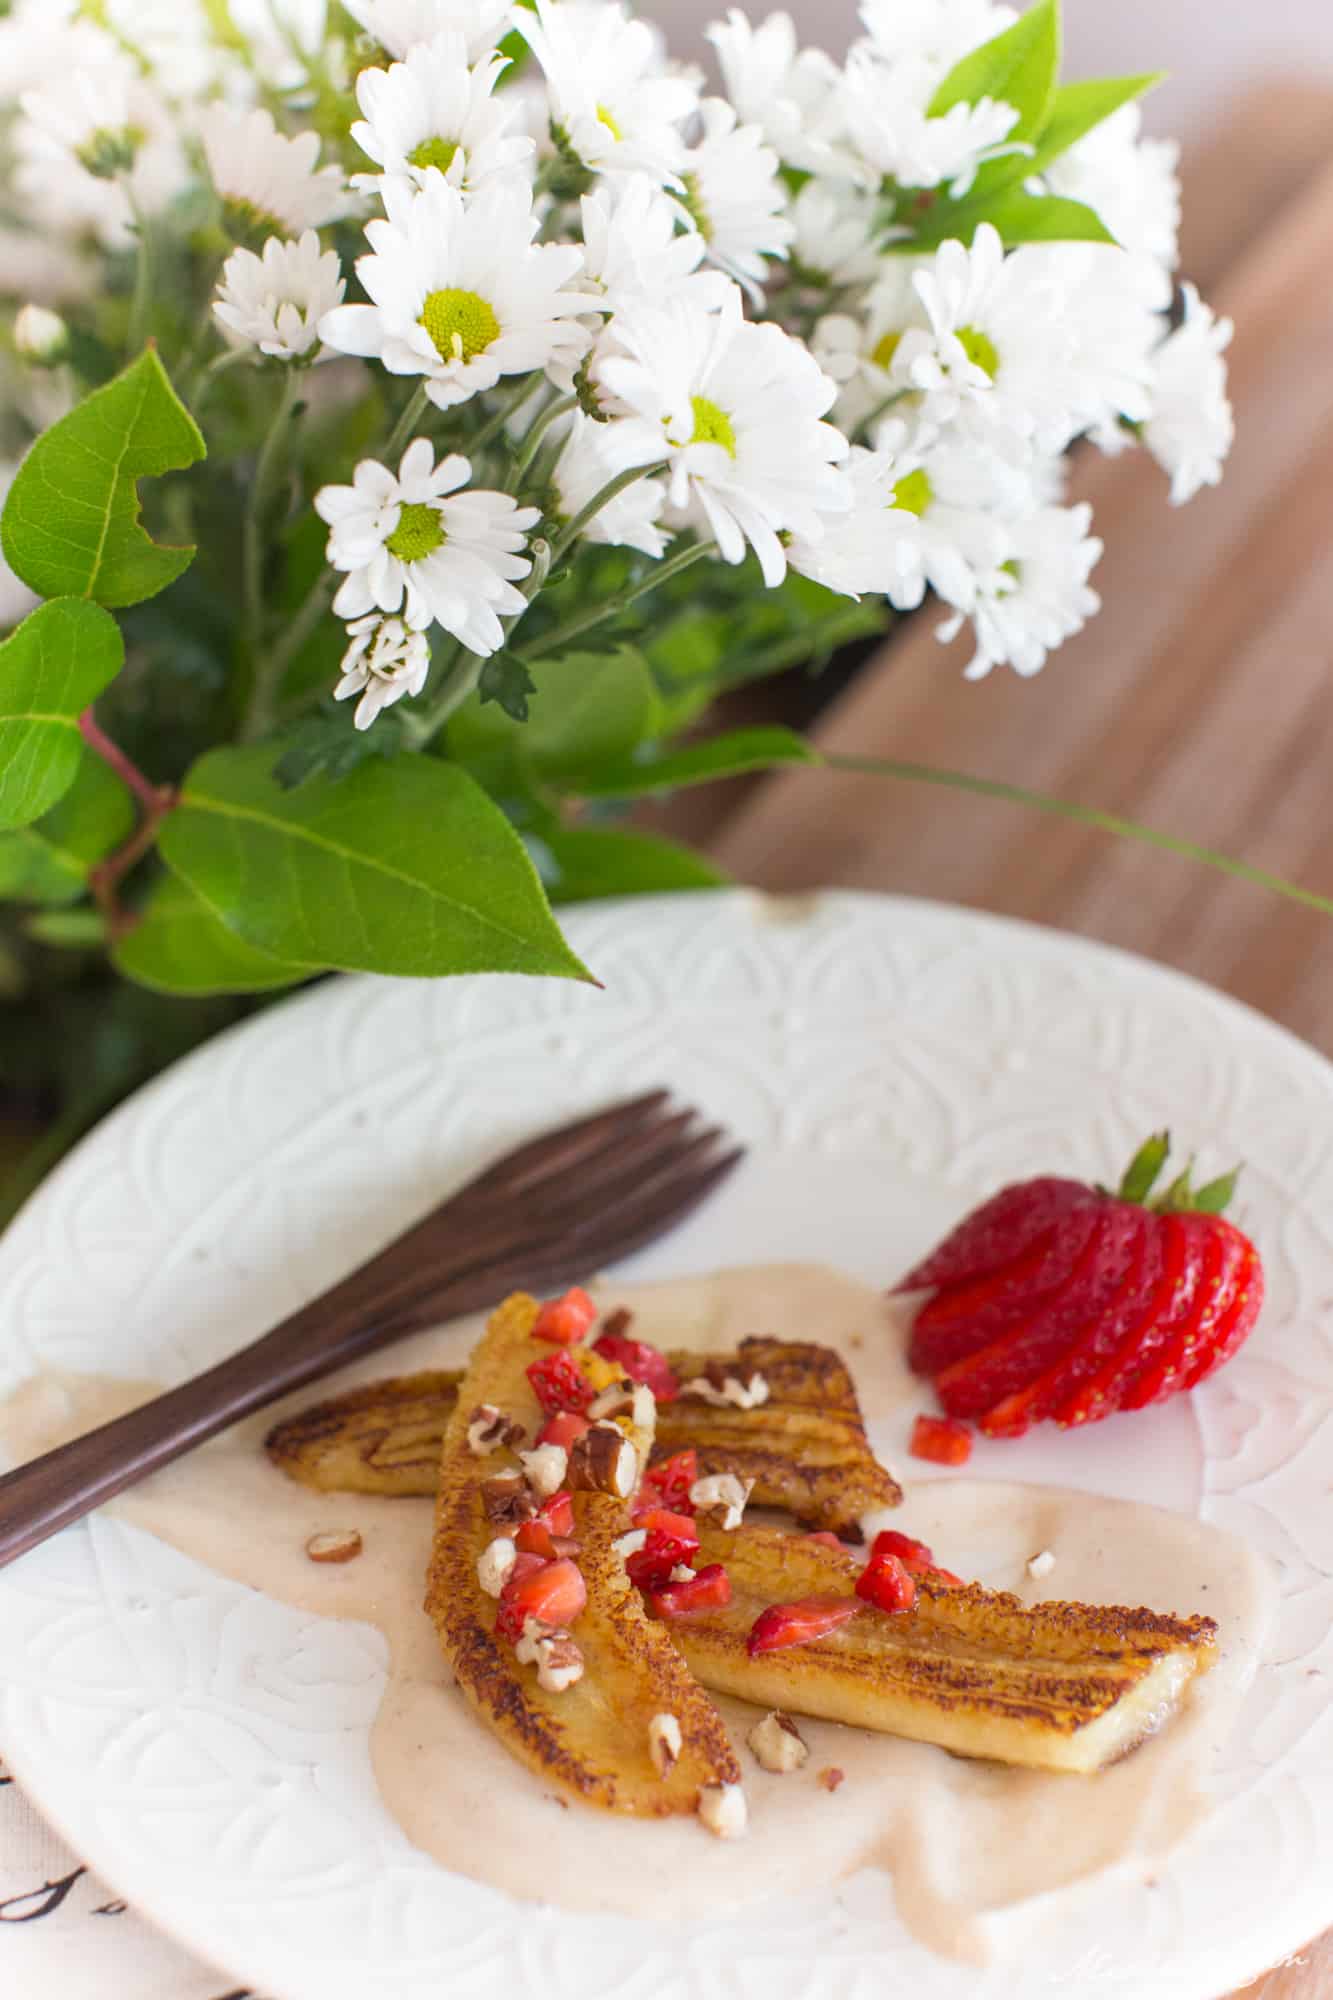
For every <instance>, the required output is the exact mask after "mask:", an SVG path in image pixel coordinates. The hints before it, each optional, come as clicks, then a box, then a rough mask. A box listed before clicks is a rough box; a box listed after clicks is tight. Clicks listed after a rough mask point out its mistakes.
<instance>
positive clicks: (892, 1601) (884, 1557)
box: [856, 1549, 916, 1611]
mask: <svg viewBox="0 0 1333 2000" xmlns="http://www.w3.org/2000/svg"><path fill="white" fill-rule="evenodd" d="M856 1594H857V1596H858V1597H863V1598H864V1599H865V1601H866V1603H867V1604H873V1605H874V1606H875V1608H876V1610H877V1611H910V1610H911V1608H912V1606H913V1604H915V1602H916V1584H915V1583H914V1582H913V1580H912V1574H911V1571H910V1570H909V1569H908V1568H907V1565H906V1564H905V1563H904V1562H903V1561H902V1560H901V1559H900V1558H899V1557H898V1556H895V1555H893V1554H891V1553H890V1551H889V1550H887V1549H885V1550H884V1552H883V1553H882V1554H879V1555H872V1556H871V1558H870V1561H869V1562H868V1563H867V1564H866V1566H865V1568H864V1569H863V1570H862V1571H861V1574H860V1576H858V1577H857V1579H856Z"/></svg>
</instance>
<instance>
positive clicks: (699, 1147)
mask: <svg viewBox="0 0 1333 2000" xmlns="http://www.w3.org/2000/svg"><path fill="white" fill-rule="evenodd" d="M741 1157H742V1149H741V1148H739V1147H735V1148H732V1149H730V1150H726V1149H725V1147H724V1135H723V1133H722V1132H721V1131H720V1130H718V1129H717V1128H716V1127H710V1126H702V1125H700V1123H699V1121H698V1117H697V1114H696V1113H695V1112H693V1111H691V1110H673V1109H672V1107H671V1104H670V1100H669V1097H668V1093H667V1092H666V1091H664V1090H655V1091H651V1092H649V1093H648V1094H647V1095H645V1096H643V1097H636V1098H631V1099H629V1100H628V1101H627V1102H625V1103H622V1104H616V1105H612V1106H611V1107H610V1109H609V1110H606V1111H601V1112H598V1113H596V1114H595V1115H594V1116H593V1117H591V1118H582V1119H580V1120H578V1122H577V1123H575V1124H572V1125H566V1126H563V1127H561V1128H560V1129H559V1130H557V1131H554V1132H547V1133H545V1134H544V1135H543V1136H542V1137H541V1138H539V1139H534V1140H532V1141H530V1142H529V1143H528V1144H527V1145H524V1146H520V1147H519V1148H518V1149H517V1151H515V1152H511V1153H508V1154H506V1155H505V1157H504V1158H503V1159H501V1160H498V1161H497V1162H496V1163H495V1165H494V1166H492V1167H489V1168H488V1169H487V1170H486V1172H485V1173H483V1174H480V1175H479V1176H478V1177H477V1178H476V1179H475V1180H473V1181H471V1182H469V1183H468V1185H467V1186H466V1187H464V1188H463V1189H461V1190H460V1191H459V1192H458V1193H457V1194H454V1195H451V1196H450V1197H449V1199H448V1200H447V1201H444V1202H441V1204H440V1205H439V1207H438V1208H436V1209H434V1210H432V1212H431V1213H430V1214H429V1215H427V1216H426V1217H425V1219H424V1220H423V1221H421V1222H418V1223H417V1224H416V1225H415V1226H414V1227H413V1228H411V1229H409V1230H407V1231H406V1232H405V1234H404V1235H402V1236H400V1237H398V1238H397V1240H396V1241H395V1242H393V1243H391V1244H390V1245H389V1246H388V1248H387V1249H385V1250H381V1251H380V1253H379V1255H378V1256H376V1257H372V1258H371V1259H370V1261H369V1263H366V1264H363V1265H361V1267H360V1268H359V1269H358V1270H356V1271H353V1272H352V1273H351V1275H350V1276H349V1277H346V1278H342V1279H340V1280H339V1282H338V1283H337V1284H335V1285H333V1286H331V1287H330V1289H329V1290H328V1291H326V1292H324V1293H323V1294H322V1295H321V1296H320V1297H319V1298H317V1299H314V1300H312V1301H311V1303H310V1304H309V1305H305V1306H302V1307H301V1308H300V1309H299V1310H298V1311H297V1312H294V1313H293V1314H292V1315H291V1316H290V1318H288V1319H285V1320H283V1321H282V1323H281V1325H279V1326H277V1327H275V1328H274V1329H273V1331H272V1332H271V1333H268V1334H265V1335H264V1336H263V1338H262V1339H260V1340H256V1341H254V1342H253V1343H252V1344H251V1345H250V1346H249V1347H244V1348H242V1349H241V1351H240V1352H239V1353H238V1354H233V1355H231V1356H230V1357H229V1358H228V1359H227V1360H226V1361H221V1362H219V1363H218V1364H217V1366H216V1367H214V1368H210V1369H208V1371H207V1372H206V1373H205V1374H203V1375H196V1376H195V1377H194V1378H193V1380H192V1381H189V1382H185V1383H183V1384H182V1385H181V1386H180V1388H178V1389H170V1390H168V1391H167V1392H166V1393H165V1394H164V1395H161V1396H157V1397H155V1398H154V1399H153V1401H152V1402H150V1403H145V1404H144V1405H143V1407H142V1408H141V1409H138V1410H132V1411H131V1412H130V1413H129V1415H128V1416H124V1417H118V1418H117V1419H116V1420H115V1421H114V1422H113V1423H109V1424H102V1425H101V1426H100V1427H99V1428H98V1429H97V1430H94V1431H89V1432H88V1433H87V1434H86V1435H85V1436H84V1437H81V1438H75V1439H74V1440H73V1441H72V1442H71V1443H69V1444H66V1445H61V1446H60V1448H59V1449H58V1450H56V1451H50V1452H47V1453H46V1454H45V1455H44V1456H43V1457H41V1458H36V1459H33V1460H32V1461H31V1462H30V1463H29V1464H27V1465H22V1466H20V1467H19V1468H18V1469H17V1471H14V1472H11V1473H8V1474H7V1475H5V1476H4V1477H3V1478H0V1567H3V1565H4V1564H6V1563H10V1562H12V1561H13V1560H14V1558H15V1557H16V1556H21V1555H23V1554H25V1553H26V1552H27V1550H29V1549H31V1548H35V1547H36V1546H37V1544H38V1543H39V1542H44V1541H45V1540H46V1539H47V1537H48V1536H49V1535H53V1534H55V1533H56V1532H57V1531H58V1530H59V1529H61V1528H64V1527H68V1526H69V1524H70V1523H71V1522H72V1521H77V1520H80V1519H81V1518H82V1517H83V1515H85V1514H87V1513H89V1512H91V1510H92V1509H93V1508H94V1507H98V1506H100V1505H101V1504H102V1502H103V1501H104V1500H110V1499H111V1498H112V1497H113V1496H114V1495H115V1494H117V1493H122V1492H124V1490H125V1488H126V1487H127V1486H133V1485H134V1484H135V1483H136V1482H137V1481H138V1480H140V1479H143V1478H145V1477H146V1476H147V1475H148V1474H149V1473H150V1472H154V1471H156V1469H157V1468H158V1467H159V1466H162V1465H168V1464H170V1463H171V1461H172V1460H173V1459H176V1458H179V1457H181V1455H182V1454H183V1453H184V1452H187V1451H190V1450H191V1449H192V1448H193V1447H194V1446H195V1445H197V1444H202V1443H203V1442H204V1440H205V1439H206V1438H211V1437H214V1436H216V1434H217V1433H218V1432H219V1431H222V1430H226V1429H227V1427H228V1425H230V1424H234V1423H236V1422H238V1421H239V1419H240V1418H242V1417H246V1416H249V1415H250V1414H251V1412H252V1411H254V1410H261V1409H263V1408H264V1407H265V1405H266V1404H269V1403H273V1402H276V1401H277V1400H278V1398H279V1397H281V1396H286V1395H289V1394H290V1393H291V1391H292V1390H294V1389H300V1388H303V1387H304V1386H305V1385H306V1383H308V1382H317V1381H319V1380H320V1378H321V1377H322V1376H325V1375H331V1374H332V1373H333V1372H334V1370H335V1369H338V1368H341V1367H343V1366H344V1365H345V1364H346V1363H347V1362H349V1361H355V1360H356V1359H357V1358H358V1357H359V1356H361V1355H363V1354H369V1353H371V1352H372V1351H373V1350H374V1349H375V1348H377V1347H382V1346H384V1345H385V1344H386V1343H387V1342H388V1341H391V1340H397V1339H400V1338H401V1337H402V1336H403V1335H404V1334H408V1333H416V1332H419V1331H420V1330H421V1329H422V1328H424V1327H428V1326H435V1325H438V1324H439V1323H440V1321H442V1320H445V1319H449V1318H452V1317H453V1316H454V1315H455V1314H457V1313H464V1312H475V1311H477V1310H478V1309H479V1308H481V1307H483V1306H488V1305H492V1304H494V1303H496V1302H497V1301H498V1300H499V1299H500V1298H501V1297H503V1295H504V1294H505V1293H506V1292H508V1291H513V1290H515V1289H520V1288H521V1289H524V1290H528V1291H535V1292H543V1291H552V1290H555V1289H556V1288H558V1287H560V1286H563V1285H567V1284H570V1283H572V1282H574V1281H575V1280H576V1279H579V1278H586V1277H587V1276H588V1275H589V1274H590V1273H592V1272H595V1271H598V1270H600V1269H601V1268H602V1266H603V1265H605V1264H608V1263H611V1262H613V1261H614V1260H615V1259H617V1258H619V1257H626V1256H628V1255H629V1254H630V1252H631V1251H633V1250H638V1249H641V1248H642V1247H643V1245H644V1244H646V1243H651V1242H653V1241H654V1240H655V1239H656V1238H657V1237H659V1236H662V1235H664V1234H665V1233H666V1231H667V1230H669V1229H671V1228H673V1227H674V1226H675V1225H676V1223H678V1222H681V1221H683V1220H684V1218H685V1217H686V1216H687V1215H689V1214H690V1213H691V1212H692V1210H694V1209H696V1208H697V1207H698V1206H699V1204H700V1203H701V1202H702V1201H704V1200H705V1199H706V1198H707V1197H708V1196H709V1195H710V1194H711V1193H712V1192H713V1190H714V1188H716V1187H718V1186H719V1185H720V1184H721V1182H722V1181H724V1180H725V1179H726V1178H727V1176H728V1175H729V1174H730V1173H731V1172H732V1171H733V1169H734V1168H735V1167H736V1165H737V1164H738V1162H739V1161H740V1159H741Z"/></svg>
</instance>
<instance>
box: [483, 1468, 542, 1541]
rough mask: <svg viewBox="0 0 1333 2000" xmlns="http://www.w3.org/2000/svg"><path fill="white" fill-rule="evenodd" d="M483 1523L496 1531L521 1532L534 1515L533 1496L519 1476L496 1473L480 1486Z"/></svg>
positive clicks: (510, 1473)
mask: <svg viewBox="0 0 1333 2000" xmlns="http://www.w3.org/2000/svg"><path fill="white" fill-rule="evenodd" d="M481 1504H482V1506H483V1507H484V1508H485V1510H486V1519H487V1520H488V1521H494V1523H495V1525H496V1527H497V1528H521V1527H522V1525H523V1523H524V1522H525V1521H530V1520H532V1518H533V1516H534V1515H535V1514H536V1512H537V1496H536V1494H535V1493H534V1492H533V1490H532V1488H531V1487H530V1486H529V1485H528V1482H527V1480H526V1479H525V1478H524V1477H523V1474H522V1473H521V1472H497V1473H496V1475H495V1477H494V1478H493V1479H483V1480H482V1482H481Z"/></svg>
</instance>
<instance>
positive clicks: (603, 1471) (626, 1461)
mask: <svg viewBox="0 0 1333 2000" xmlns="http://www.w3.org/2000/svg"><path fill="white" fill-rule="evenodd" d="M569 1483H570V1485H571V1486H572V1487H575V1488H577V1489H582V1490H584V1491H591V1492H594V1493H614V1494H615V1496H616V1498H617V1499H619V1500H628V1498H629V1496H630V1494H631V1493H632V1492H633V1491H634V1488H635V1487H636V1486H637V1485H638V1483H639V1455H638V1453H637V1452H636V1451H635V1449H634V1446H633V1445H632V1444H631V1443H630V1441H629V1439H628V1438H627V1437H626V1436H625V1433H624V1432H623V1431H622V1430H621V1429H620V1427H619V1425H618V1424H613V1423H605V1422H603V1423H600V1424H594V1425H593V1427H592V1429H591V1430H587V1431H585V1432H584V1433H583V1435H582V1437H577V1438H575V1440H574V1442H573V1445H572V1446H571V1447H570V1453H569Z"/></svg>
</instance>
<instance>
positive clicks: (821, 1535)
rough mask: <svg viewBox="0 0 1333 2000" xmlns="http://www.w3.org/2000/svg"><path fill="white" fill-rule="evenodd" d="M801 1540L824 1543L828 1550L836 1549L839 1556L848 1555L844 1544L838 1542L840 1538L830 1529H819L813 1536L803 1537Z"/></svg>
mask: <svg viewBox="0 0 1333 2000" xmlns="http://www.w3.org/2000/svg"><path fill="white" fill-rule="evenodd" d="M801 1540H802V1541H803V1542H822V1543H823V1545H824V1547H825V1548H826V1549H836V1550H837V1551H838V1553H839V1555H846V1553H847V1551H846V1549H845V1548H844V1547H843V1545H842V1543H841V1542H840V1541H839V1540H838V1537H837V1536H836V1535H835V1534H834V1533H833V1532H832V1530H831V1529H829V1528H817V1529H816V1530H815V1532H814V1533H813V1534H810V1535H802V1537H801Z"/></svg>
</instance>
